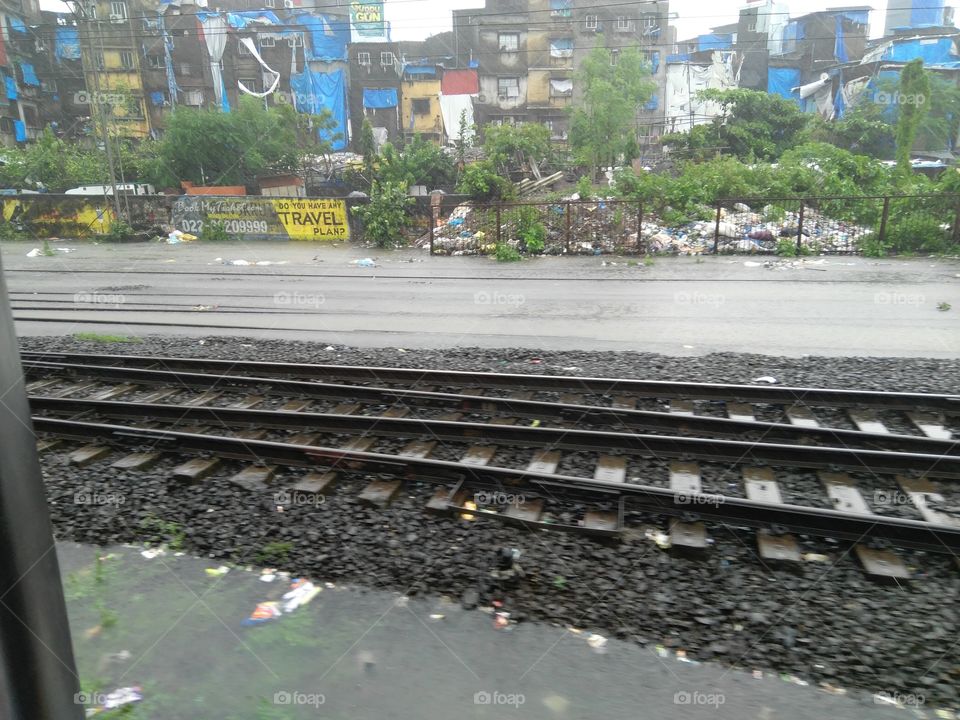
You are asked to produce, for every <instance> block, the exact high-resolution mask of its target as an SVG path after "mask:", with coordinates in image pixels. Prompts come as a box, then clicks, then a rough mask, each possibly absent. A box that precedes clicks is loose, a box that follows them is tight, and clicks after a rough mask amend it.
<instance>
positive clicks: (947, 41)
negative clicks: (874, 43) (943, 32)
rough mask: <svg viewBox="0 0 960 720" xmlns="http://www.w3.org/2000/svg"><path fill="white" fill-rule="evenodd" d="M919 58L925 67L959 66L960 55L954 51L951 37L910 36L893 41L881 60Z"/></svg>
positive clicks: (899, 60)
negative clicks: (900, 40)
mask: <svg viewBox="0 0 960 720" xmlns="http://www.w3.org/2000/svg"><path fill="white" fill-rule="evenodd" d="M916 58H921V59H922V60H923V64H924V65H925V66H927V67H960V56H958V55H957V54H956V52H955V48H954V43H953V38H949V37H938V38H912V39H910V40H904V41H902V42H894V43H893V45H892V46H891V47H890V48H889V49H888V50H887V51H886V52H885V53H884V54H883V58H882V60H885V61H889V62H910V61H911V60H914V59H916Z"/></svg>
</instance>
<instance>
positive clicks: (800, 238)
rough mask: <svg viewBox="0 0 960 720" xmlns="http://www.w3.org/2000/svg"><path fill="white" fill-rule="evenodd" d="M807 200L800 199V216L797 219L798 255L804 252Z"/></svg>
mask: <svg viewBox="0 0 960 720" xmlns="http://www.w3.org/2000/svg"><path fill="white" fill-rule="evenodd" d="M805 204H806V201H805V200H801V201H800V218H799V219H798V220H797V255H799V254H800V253H801V252H803V206H804V205H805Z"/></svg>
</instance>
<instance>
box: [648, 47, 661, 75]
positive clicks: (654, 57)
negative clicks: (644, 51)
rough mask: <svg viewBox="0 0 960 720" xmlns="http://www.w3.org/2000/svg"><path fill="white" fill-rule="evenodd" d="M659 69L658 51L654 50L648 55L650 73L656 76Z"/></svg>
mask: <svg viewBox="0 0 960 720" xmlns="http://www.w3.org/2000/svg"><path fill="white" fill-rule="evenodd" d="M659 69H660V51H659V50H654V51H653V52H652V53H650V72H652V73H653V74H654V75H656V74H657V71H658V70H659Z"/></svg>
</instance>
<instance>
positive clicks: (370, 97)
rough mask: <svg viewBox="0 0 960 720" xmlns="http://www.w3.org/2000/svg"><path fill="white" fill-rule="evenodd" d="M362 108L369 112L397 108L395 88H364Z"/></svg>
mask: <svg viewBox="0 0 960 720" xmlns="http://www.w3.org/2000/svg"><path fill="white" fill-rule="evenodd" d="M363 106H364V107H365V108H369V109H370V110H383V109H385V108H395V107H396V106H397V89H396V88H364V89H363Z"/></svg>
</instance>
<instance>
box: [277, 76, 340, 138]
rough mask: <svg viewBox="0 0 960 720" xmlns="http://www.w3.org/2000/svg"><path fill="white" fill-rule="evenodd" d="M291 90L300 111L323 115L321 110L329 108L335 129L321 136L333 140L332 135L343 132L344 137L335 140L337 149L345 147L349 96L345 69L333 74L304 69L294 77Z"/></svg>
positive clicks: (324, 132)
mask: <svg viewBox="0 0 960 720" xmlns="http://www.w3.org/2000/svg"><path fill="white" fill-rule="evenodd" d="M290 89H291V90H293V92H294V96H295V98H296V101H297V110H298V111H299V112H302V113H310V114H311V115H319V114H320V111H321V110H324V109H326V110H328V111H329V112H330V113H331V115H333V120H334V123H335V124H334V127H333V130H332V131H323V132H321V133H320V137H322V138H323V139H324V140H330V138H331V137H332V135H334V134H337V133H339V135H340V137H339V138H338V139H337V140H333V141H332V143H333V149H334V150H345V149H346V147H347V101H346V97H347V96H346V85H345V80H344V73H343V70H335V71H334V72H331V73H322V72H311V71H310V70H304V71H303V72H302V73H300V74H299V75H291V76H290Z"/></svg>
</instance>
